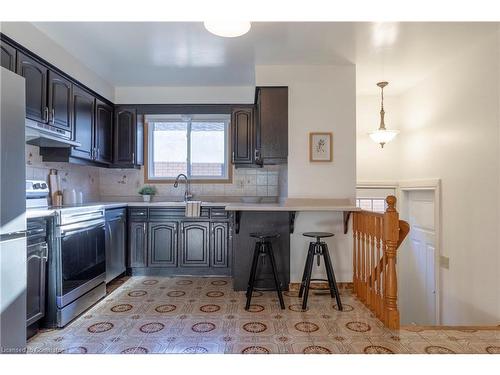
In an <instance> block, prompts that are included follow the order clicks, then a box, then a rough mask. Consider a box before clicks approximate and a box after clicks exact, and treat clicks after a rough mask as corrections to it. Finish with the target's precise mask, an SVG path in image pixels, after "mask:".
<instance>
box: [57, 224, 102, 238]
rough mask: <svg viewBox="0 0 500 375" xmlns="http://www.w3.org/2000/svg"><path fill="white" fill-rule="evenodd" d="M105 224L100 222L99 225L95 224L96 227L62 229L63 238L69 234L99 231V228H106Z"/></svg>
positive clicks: (80, 226) (79, 226)
mask: <svg viewBox="0 0 500 375" xmlns="http://www.w3.org/2000/svg"><path fill="white" fill-rule="evenodd" d="M104 224H105V222H104V221H99V223H97V224H94V225H85V226H82V225H81V224H80V225H78V226H77V227H74V228H67V229H64V228H61V236H65V235H67V234H76V233H81V232H86V231H88V230H92V229H97V228H104Z"/></svg>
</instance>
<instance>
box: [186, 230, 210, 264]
mask: <svg viewBox="0 0 500 375" xmlns="http://www.w3.org/2000/svg"><path fill="white" fill-rule="evenodd" d="M209 225H210V223H209V222H183V223H181V246H180V252H181V264H180V265H181V267H208V266H209V265H210V260H209V254H210V253H209V251H208V236H209Z"/></svg>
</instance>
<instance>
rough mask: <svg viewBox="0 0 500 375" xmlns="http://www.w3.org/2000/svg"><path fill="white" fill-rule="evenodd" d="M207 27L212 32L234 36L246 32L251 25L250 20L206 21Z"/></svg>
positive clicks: (204, 23)
mask: <svg viewBox="0 0 500 375" xmlns="http://www.w3.org/2000/svg"><path fill="white" fill-rule="evenodd" d="M203 25H205V28H206V29H207V30H208V31H210V32H211V33H212V34H215V35H218V36H223V37H226V38H234V37H237V36H241V35H243V34H246V33H247V32H248V31H249V30H250V27H251V24H250V22H248V21H205V22H203Z"/></svg>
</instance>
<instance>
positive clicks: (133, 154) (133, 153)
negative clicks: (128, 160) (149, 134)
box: [132, 152, 135, 164]
mask: <svg viewBox="0 0 500 375" xmlns="http://www.w3.org/2000/svg"><path fill="white" fill-rule="evenodd" d="M132 163H133V164H135V152H132Z"/></svg>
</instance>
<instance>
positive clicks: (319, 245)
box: [299, 232, 343, 311]
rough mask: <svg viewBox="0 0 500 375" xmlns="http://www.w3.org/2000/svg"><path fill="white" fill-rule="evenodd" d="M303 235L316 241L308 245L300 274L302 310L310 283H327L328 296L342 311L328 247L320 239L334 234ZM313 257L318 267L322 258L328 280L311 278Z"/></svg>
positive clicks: (314, 233)
mask: <svg viewBox="0 0 500 375" xmlns="http://www.w3.org/2000/svg"><path fill="white" fill-rule="evenodd" d="M303 235H304V236H306V237H313V238H316V241H311V242H310V243H309V250H308V252H307V258H306V265H305V267H304V273H303V274H302V283H301V284H300V290H299V297H302V294H304V298H303V300H302V310H305V309H306V308H307V297H308V296H309V286H310V284H311V281H328V289H329V290H330V295H331V296H332V298H334V297H335V299H336V300H337V307H338V309H339V310H340V311H342V309H343V307H342V301H341V300H340V294H339V289H338V287H337V282H336V281H335V273H334V272H333V266H332V261H331V259H330V253H329V252H328V245H327V244H326V242H323V241H321V239H322V238H326V237H333V236H334V234H333V233H329V232H306V233H304V234H303ZM314 256H317V259H318V266H319V265H320V259H321V256H323V258H324V261H325V268H326V275H327V277H328V280H324V279H312V278H311V275H312V266H313V263H314Z"/></svg>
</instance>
